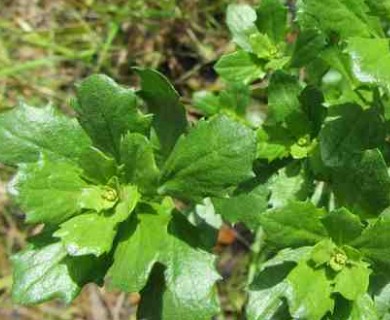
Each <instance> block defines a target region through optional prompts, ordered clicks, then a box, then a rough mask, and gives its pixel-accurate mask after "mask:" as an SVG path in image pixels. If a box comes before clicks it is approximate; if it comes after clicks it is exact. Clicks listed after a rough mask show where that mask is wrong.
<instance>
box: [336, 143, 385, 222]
mask: <svg viewBox="0 0 390 320" xmlns="http://www.w3.org/2000/svg"><path fill="white" fill-rule="evenodd" d="M350 158H351V159H350V161H349V162H348V163H347V164H346V166H345V167H344V168H341V169H340V170H336V171H334V173H333V177H332V180H333V190H334V193H335V196H336V200H337V202H338V203H339V204H340V205H344V206H345V207H347V208H348V209H349V210H351V211H352V212H354V213H357V214H359V215H361V216H363V217H367V216H377V215H378V214H379V213H380V212H381V211H382V210H384V209H385V208H387V207H388V206H389V205H390V176H389V174H388V172H387V167H386V163H385V161H384V159H383V156H382V154H381V152H380V151H379V150H377V149H374V150H367V151H365V152H364V153H363V155H362V156H358V157H352V156H351V155H350Z"/></svg>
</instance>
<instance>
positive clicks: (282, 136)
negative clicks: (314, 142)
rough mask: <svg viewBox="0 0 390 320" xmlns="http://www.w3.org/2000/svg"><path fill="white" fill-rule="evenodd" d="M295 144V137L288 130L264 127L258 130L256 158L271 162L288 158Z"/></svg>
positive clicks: (277, 127)
mask: <svg viewBox="0 0 390 320" xmlns="http://www.w3.org/2000/svg"><path fill="white" fill-rule="evenodd" d="M294 143H295V138H294V136H293V135H292V134H291V132H290V131H288V130H287V129H286V128H283V127H282V126H268V125H264V126H263V127H262V128H260V129H259V130H257V155H256V157H257V158H259V159H267V160H268V161H269V162H271V161H273V160H275V159H282V158H285V157H288V156H289V155H290V149H291V146H292V145H293V144H294Z"/></svg>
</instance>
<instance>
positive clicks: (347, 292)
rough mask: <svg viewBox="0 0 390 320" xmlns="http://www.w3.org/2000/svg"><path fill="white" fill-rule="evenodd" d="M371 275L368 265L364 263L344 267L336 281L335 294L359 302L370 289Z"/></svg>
mask: <svg viewBox="0 0 390 320" xmlns="http://www.w3.org/2000/svg"><path fill="white" fill-rule="evenodd" d="M370 273H371V270H370V269H369V268H368V264H366V263H364V262H360V263H357V264H353V265H351V266H346V267H344V268H343V269H342V270H341V271H340V272H339V273H337V275H336V277H335V279H334V281H335V287H334V292H338V293H340V294H341V295H342V296H343V297H344V298H346V299H348V300H357V299H358V298H359V297H361V296H362V295H363V294H364V293H365V292H366V291H367V289H368V284H369V281H370Z"/></svg>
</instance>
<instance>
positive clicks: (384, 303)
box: [375, 283, 390, 319]
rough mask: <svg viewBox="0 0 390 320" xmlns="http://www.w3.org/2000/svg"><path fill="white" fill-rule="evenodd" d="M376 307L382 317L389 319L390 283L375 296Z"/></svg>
mask: <svg viewBox="0 0 390 320" xmlns="http://www.w3.org/2000/svg"><path fill="white" fill-rule="evenodd" d="M375 308H376V311H377V313H378V315H379V317H380V319H388V317H389V315H390V314H389V313H390V283H388V284H386V285H385V286H384V287H383V288H381V290H380V292H379V293H378V294H377V295H376V296H375Z"/></svg>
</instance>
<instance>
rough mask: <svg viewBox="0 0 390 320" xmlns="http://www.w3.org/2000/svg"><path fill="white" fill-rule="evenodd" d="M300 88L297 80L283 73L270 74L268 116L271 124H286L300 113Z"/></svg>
mask: <svg viewBox="0 0 390 320" xmlns="http://www.w3.org/2000/svg"><path fill="white" fill-rule="evenodd" d="M301 91H302V88H301V86H300V85H299V82H298V79H297V78H295V77H294V76H290V75H288V74H287V73H285V72H284V71H277V72H275V73H273V74H272V76H271V79H270V83H269V87H268V107H269V114H268V118H267V121H270V122H271V123H280V122H286V121H288V120H289V119H291V117H292V116H293V115H294V114H296V113H297V112H300V110H301V109H300V102H299V99H298V97H299V94H300V93H301Z"/></svg>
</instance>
